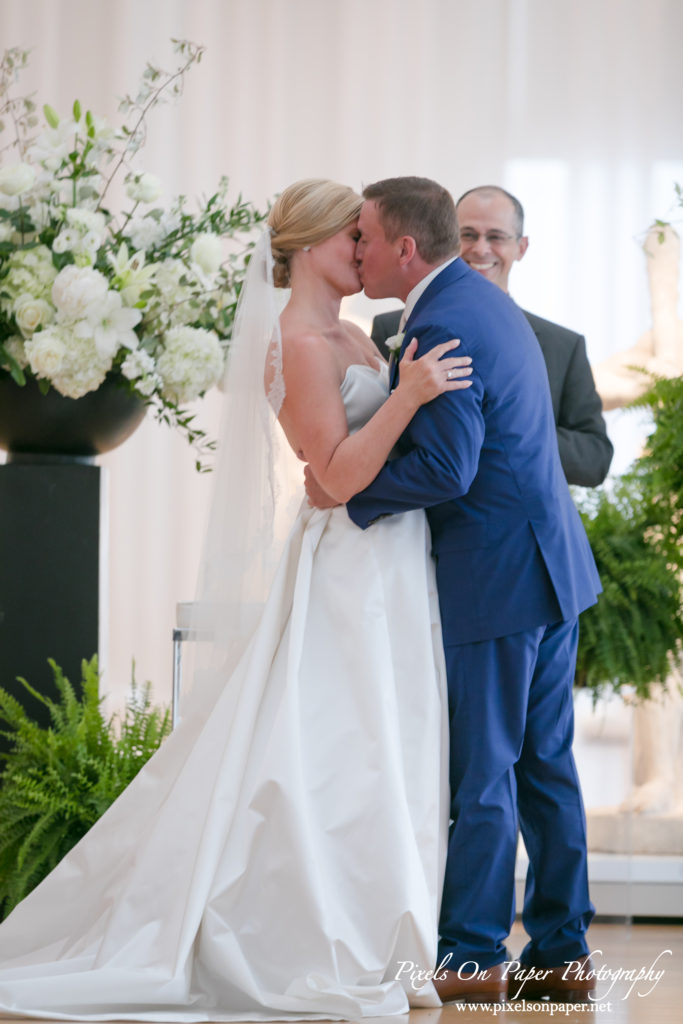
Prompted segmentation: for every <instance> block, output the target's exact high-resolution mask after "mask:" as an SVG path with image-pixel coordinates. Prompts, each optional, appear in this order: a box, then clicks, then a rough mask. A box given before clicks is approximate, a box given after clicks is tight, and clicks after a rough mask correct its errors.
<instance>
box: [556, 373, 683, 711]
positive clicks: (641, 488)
mask: <svg viewBox="0 0 683 1024" xmlns="http://www.w3.org/2000/svg"><path fill="white" fill-rule="evenodd" d="M633 404H634V406H638V407H641V408H648V409H650V410H651V411H652V415H653V420H654V430H653V432H652V434H651V435H650V437H649V438H648V441H647V446H646V449H645V451H644V452H643V454H642V455H641V456H640V457H639V458H638V459H636V461H635V462H634V464H633V467H632V469H631V471H630V472H629V473H627V474H625V475H624V476H623V477H622V478H621V480H620V482H619V483H618V485H617V487H616V488H615V490H614V492H613V494H611V495H610V494H609V493H608V492H607V491H605V490H596V491H595V492H594V493H593V495H592V496H591V497H590V498H589V499H586V500H585V501H584V503H583V507H582V508H581V510H580V511H581V515H582V518H583V521H584V526H585V527H586V532H587V534H588V539H589V541H590V544H591V547H592V549H593V554H594V555H595V560H596V563H597V566H598V572H599V573H600V579H601V580H602V586H603V593H602V594H601V595H600V597H599V599H598V603H597V605H594V606H593V607H592V608H589V609H588V610H587V611H585V612H584V613H583V614H582V616H581V630H580V639H579V652H578V658H577V675H576V681H577V684H578V685H585V686H590V687H592V688H593V690H594V693H595V694H596V696H597V694H598V692H599V690H600V689H601V688H602V687H603V686H607V687H612V688H613V689H615V690H617V691H619V690H620V689H621V687H622V686H624V685H632V686H634V687H635V690H636V694H637V696H638V697H640V698H647V697H648V696H649V688H650V684H651V683H654V682H665V681H666V678H667V675H668V674H669V671H670V668H671V662H672V660H676V661H677V660H679V659H680V657H681V642H682V641H683V615H682V611H681V603H682V600H683V590H682V587H681V580H682V579H683V543H682V540H681V521H682V517H683V378H681V377H676V378H673V379H665V378H661V379H657V378H653V384H652V387H651V388H650V390H648V391H647V393H646V394H644V395H643V396H642V397H641V398H639V399H638V400H637V401H636V402H634V403H633Z"/></svg>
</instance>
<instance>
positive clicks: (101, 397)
mask: <svg viewBox="0 0 683 1024" xmlns="http://www.w3.org/2000/svg"><path fill="white" fill-rule="evenodd" d="M145 410H146V407H145V404H144V402H143V401H142V400H141V399H140V398H138V397H137V395H134V394H132V393H131V392H130V391H129V390H128V389H127V387H126V386H125V384H123V382H122V381H121V379H120V377H117V375H116V374H109V375H108V376H107V377H106V378H105V380H104V381H103V383H102V384H101V385H100V387H99V388H98V389H97V391H90V392H88V394H87V395H84V396H83V397H82V398H65V397H64V395H60V394H59V392H58V391H55V390H54V389H53V388H50V389H49V391H48V392H47V394H45V395H43V394H42V393H41V391H40V389H39V387H38V384H37V383H36V381H35V380H31V379H29V380H27V381H26V384H25V385H24V386H23V387H22V386H20V385H18V384H17V383H16V382H15V381H14V380H13V379H12V377H11V376H10V375H9V374H8V373H3V372H1V371H0V448H4V449H5V450H6V451H7V452H8V458H7V461H8V462H13V461H29V458H27V457H33V456H42V455H44V456H49V457H58V456H61V457H62V458H64V459H65V460H68V459H70V458H71V459H77V460H79V461H81V460H82V461H86V460H87V461H91V460H92V459H93V458H94V456H96V455H103V454H104V453H105V452H108V451H111V450H112V448H116V447H117V446H118V445H120V444H122V443H123V442H124V441H125V440H126V438H128V437H130V435H131V434H132V433H133V431H134V430H135V429H136V428H137V427H138V426H139V425H140V423H141V422H142V420H143V418H144V415H145Z"/></svg>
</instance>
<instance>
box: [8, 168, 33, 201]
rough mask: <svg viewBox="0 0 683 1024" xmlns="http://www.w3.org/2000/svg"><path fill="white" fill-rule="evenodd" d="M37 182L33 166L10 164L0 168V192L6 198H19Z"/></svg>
mask: <svg viewBox="0 0 683 1024" xmlns="http://www.w3.org/2000/svg"><path fill="white" fill-rule="evenodd" d="M35 180H36V172H35V169H34V168H33V167H32V166H31V164H10V165H9V166H8V167H0V192H4V194H5V195H6V196H19V195H21V194H22V192H27V191H28V190H29V189H30V188H31V186H32V185H33V183H34V181H35Z"/></svg>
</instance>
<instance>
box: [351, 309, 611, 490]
mask: <svg viewBox="0 0 683 1024" xmlns="http://www.w3.org/2000/svg"><path fill="white" fill-rule="evenodd" d="M522 312H523V313H524V316H525V317H526V318H527V320H528V321H529V324H530V325H531V329H532V331H533V332H534V334H535V335H536V337H537V338H538V343H539V345H540V346H541V352H542V353H543V359H544V360H545V366H546V370H547V371H548V382H549V384H550V396H551V398H552V402H553V414H554V417H555V426H556V428H557V443H558V446H559V449H560V461H561V463H562V469H563V470H564V475H565V476H566V478H567V483H570V484H579V485H581V486H582V487H597V486H598V484H601V483H602V481H603V480H604V479H605V477H606V476H607V472H608V470H609V467H610V463H611V461H612V454H613V451H614V449H613V447H612V442H611V441H610V439H609V438H608V436H607V429H606V427H605V421H604V419H603V416H602V402H601V401H600V396H599V394H598V393H597V391H596V390H595V382H594V381H593V374H592V373H591V368H590V363H589V362H588V356H587V354H586V342H585V339H584V337H583V335H581V334H577V333H576V332H575V331H570V330H567V328H566V327H561V326H560V325H559V324H555V323H552V321H550V320H544V319H543V318H542V317H540V316H535V315H534V314H533V313H528V312H527V311H526V310H522ZM400 319H401V310H400V309H396V310H391V311H390V312H389V313H379V314H378V315H377V316H376V317H375V318H374V320H373V321H372V332H371V333H372V340H373V341H374V342H375V344H376V345H377V347H378V348H379V350H380V352H381V353H382V355H383V356H384V357H385V359H389V356H390V352H389V350H388V349H387V347H386V344H385V342H386V340H387V338H390V337H391V336H392V335H394V334H397V333H398V326H399V321H400Z"/></svg>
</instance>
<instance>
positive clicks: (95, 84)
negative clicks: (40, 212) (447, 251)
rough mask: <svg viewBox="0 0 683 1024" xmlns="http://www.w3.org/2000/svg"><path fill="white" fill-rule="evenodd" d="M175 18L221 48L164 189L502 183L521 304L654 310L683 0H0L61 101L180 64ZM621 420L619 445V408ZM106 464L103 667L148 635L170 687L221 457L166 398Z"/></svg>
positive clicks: (0, 31)
mask: <svg viewBox="0 0 683 1024" xmlns="http://www.w3.org/2000/svg"><path fill="white" fill-rule="evenodd" d="M171 37H174V38H189V39H191V40H193V41H194V42H197V43H203V44H205V45H206V47H207V52H206V55H205V57H204V59H203V61H202V63H201V64H200V65H199V67H197V68H195V69H193V71H192V72H191V73H190V77H189V79H188V82H187V87H186V90H185V93H184V95H183V96H182V97H181V99H180V100H179V101H178V102H177V103H175V104H173V105H169V106H165V107H163V108H160V109H159V110H158V111H157V112H156V114H155V115H154V117H153V120H152V122H151V124H150V131H149V136H148V143H147V145H146V147H145V148H144V149H143V150H142V152H141V153H140V154H139V158H138V165H139V167H140V169H144V170H148V171H150V172H152V173H154V174H157V175H158V176H159V177H161V178H162V180H163V182H164V184H165V188H166V193H167V195H168V196H172V195H175V194H176V193H178V192H182V193H184V194H187V195H189V196H192V195H195V194H200V193H209V192H210V191H211V190H212V189H213V188H214V186H215V185H216V183H217V181H218V178H219V177H220V175H221V174H224V173H225V174H227V175H228V176H229V177H230V180H231V183H232V187H233V195H235V196H236V195H237V193H238V192H240V191H241V192H242V193H243V194H244V195H245V196H246V197H248V198H250V199H252V200H253V201H254V202H256V203H257V204H260V205H262V206H264V205H265V203H266V201H267V199H268V198H270V197H272V196H273V195H274V194H275V193H276V192H277V191H279V190H281V189H282V188H283V187H284V186H285V185H287V184H289V183H290V182H291V181H294V180H296V179H297V178H301V177H309V176H314V175H320V176H326V177H331V178H334V179H337V180H339V181H343V182H347V183H349V184H351V185H354V186H356V187H360V186H361V185H362V184H363V183H368V182H370V181H373V180H376V179H378V178H381V177H386V176H390V175H396V174H420V175H426V176H428V177H433V178H436V179H437V180H438V181H440V182H442V183H443V184H444V185H446V186H447V187H448V188H450V190H451V191H452V192H453V193H454V194H455V195H456V196H457V195H459V194H460V193H461V192H462V191H464V190H465V189H467V188H470V187H472V186H474V185H478V184H486V183H497V184H501V185H503V186H504V187H506V188H509V189H510V190H512V191H513V192H514V193H515V194H516V195H518V196H519V198H520V199H521V201H522V203H523V204H524V206H525V208H526V211H527V233H528V234H529V236H530V238H531V245H530V248H529V252H528V254H527V256H526V257H525V259H524V261H523V263H522V264H520V265H519V266H518V267H516V268H515V270H514V272H513V277H512V288H513V294H514V297H515V298H516V299H517V300H518V302H519V303H520V304H521V305H523V306H525V307H526V308H528V309H531V310H533V311H534V312H536V313H539V314H541V315H543V316H547V317H549V318H550V319H553V320H557V321H559V322H561V323H564V324H566V325H567V326H570V327H573V328H575V329H577V330H580V331H582V332H584V333H585V334H586V337H587V343H588V350H589V355H590V357H591V359H592V361H593V362H599V361H600V360H602V359H604V358H605V357H606V356H608V355H609V354H610V353H612V352H614V351H616V350H618V349H621V348H626V347H628V346H630V345H632V344H633V343H634V342H635V341H636V340H637V339H638V337H639V336H640V334H641V333H642V332H643V331H644V330H646V329H647V327H648V326H649V323H650V312H649V300H648V293H647V281H646V275H645V264H644V256H643V254H642V251H641V249H640V242H641V240H642V235H643V232H644V230H645V228H646V227H647V226H648V224H649V223H650V222H651V221H652V219H653V218H654V217H666V216H667V215H670V214H671V213H672V208H673V202H674V192H673V183H674V181H677V180H678V181H681V182H683V134H682V133H681V131H680V117H681V115H680V107H681V96H682V94H683V88H682V86H683V71H682V64H681V56H680V51H681V42H682V41H683V3H681V2H680V0H572V2H571V3H567V2H566V0H419V3H417V2H416V0H117V2H116V3H112V2H111V0H0V40H1V42H2V46H3V47H6V46H13V45H18V46H21V47H25V48H30V49H31V50H32V56H31V65H30V68H29V69H28V71H27V73H26V75H25V78H24V81H25V83H26V88H27V91H29V90H31V91H32V90H35V91H36V93H37V96H36V99H37V100H38V102H39V104H40V105H42V103H45V102H49V103H51V104H52V106H54V107H55V108H56V109H57V110H58V111H61V112H63V113H65V112H66V111H67V110H69V109H70V107H71V104H72V103H73V100H74V99H76V98H78V99H80V101H81V103H82V105H83V106H84V107H87V108H90V109H91V110H93V111H94V112H97V113H100V114H103V115H105V116H107V117H108V118H110V119H112V120H116V118H117V114H116V108H117V97H120V96H121V95H123V94H124V93H125V92H129V91H133V90H134V89H135V87H136V85H137V82H138V79H139V75H140V73H141V71H142V70H143V68H144V66H145V63H146V62H147V61H150V62H152V63H154V64H159V65H161V66H163V67H171V66H173V61H174V58H173V55H172V52H171V47H170V43H169V40H170V38H171ZM394 305H396V303H392V302H391V301H384V302H383V303H376V304H374V305H373V304H372V303H370V302H369V301H368V300H366V299H364V298H363V297H358V298H354V299H353V300H352V301H351V302H350V303H349V306H348V312H349V315H352V316H354V317H356V318H358V319H360V320H361V321H364V322H365V323H366V324H368V325H369V322H370V318H371V316H372V315H373V313H374V312H376V311H380V310H382V309H385V308H392V306H394ZM216 414H217V401H216V399H215V397H211V398H209V399H207V400H206V401H205V402H204V403H202V404H201V412H200V416H201V420H202V422H203V423H204V424H205V425H206V426H207V427H208V428H209V429H215V426H216V422H217V420H216ZM610 429H611V431H612V432H613V434H614V438H615V440H616V442H617V444H618V445H619V444H621V445H622V448H623V446H624V443H626V442H624V441H623V438H625V437H627V435H628V429H627V427H626V426H625V415H624V414H617V416H616V417H614V416H612V417H611V419H610ZM626 447H628V444H626ZM630 454H632V452H629V454H628V457H630ZM626 457H627V456H626V455H623V454H622V455H619V453H618V465H619V460H620V461H621V462H622V463H623V461H624V460H625V459H626ZM102 464H103V465H105V466H106V467H107V470H108V477H109V518H110V583H109V593H110V616H109V643H108V650H107V651H106V654H105V676H104V689H105V690H106V691H108V692H109V694H110V695H111V705H112V706H114V705H116V704H120V702H121V701H122V699H123V697H124V696H125V693H126V691H127V688H128V685H129V680H130V666H131V660H132V659H133V658H134V659H135V661H136V665H137V670H136V674H137V677H138V680H143V679H150V680H151V681H152V682H153V684H154V689H155V694H156V696H157V698H158V699H159V700H164V701H165V700H168V699H169V698H170V681H171V628H172V626H173V623H174V619H175V604H176V602H177V601H179V600H188V599H191V597H192V594H193V591H194V579H195V573H196V566H197V561H198V557H199V546H200V539H201V534H202V530H203V524H204V517H205V511H206V506H207V501H208V497H209V492H210V477H200V476H198V475H197V474H196V473H195V472H194V469H193V458H192V455H191V452H190V451H189V450H188V449H187V448H186V446H185V445H184V443H183V442H182V440H181V439H180V438H179V437H176V436H174V435H172V434H171V432H170V431H169V430H168V429H164V428H161V427H159V426H157V425H156V424H155V423H154V422H151V421H150V422H146V423H145V424H144V425H143V426H142V427H141V428H140V430H139V431H138V432H137V433H136V434H135V435H134V436H133V437H132V438H131V439H130V440H129V441H128V442H126V444H125V445H123V446H122V447H121V448H120V449H118V450H117V451H116V452H114V453H112V454H111V455H110V456H107V457H106V458H103V459H102ZM622 468H623V466H622ZM236 498H237V496H236ZM0 571H1V567H0ZM89 653H90V652H84V655H86V654H89Z"/></svg>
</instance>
